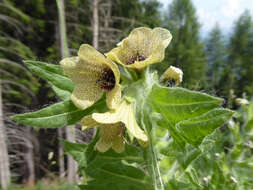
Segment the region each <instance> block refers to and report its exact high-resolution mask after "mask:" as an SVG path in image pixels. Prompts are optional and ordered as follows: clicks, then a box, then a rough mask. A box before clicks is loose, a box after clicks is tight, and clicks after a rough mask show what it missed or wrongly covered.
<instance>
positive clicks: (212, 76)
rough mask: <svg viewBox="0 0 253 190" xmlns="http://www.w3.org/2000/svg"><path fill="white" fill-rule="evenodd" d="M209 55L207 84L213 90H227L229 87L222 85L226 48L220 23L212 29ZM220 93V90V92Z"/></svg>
mask: <svg viewBox="0 0 253 190" xmlns="http://www.w3.org/2000/svg"><path fill="white" fill-rule="evenodd" d="M205 52H206V57H207V84H206V85H208V86H209V88H210V89H211V90H213V91H215V92H216V91H218V90H219V91H222V92H223V91H227V89H226V88H227V87H226V86H223V85H221V84H222V82H223V81H222V80H223V75H225V71H224V69H225V63H226V62H225V61H226V53H227V52H226V48H225V41H224V36H223V35H222V32H221V29H220V28H219V25H218V24H217V25H215V27H214V28H213V29H212V30H211V32H210V33H209V35H208V39H207V43H206V47H205ZM218 94H220V92H218Z"/></svg>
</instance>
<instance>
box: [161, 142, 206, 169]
mask: <svg viewBox="0 0 253 190" xmlns="http://www.w3.org/2000/svg"><path fill="white" fill-rule="evenodd" d="M161 153H162V154H163V155H165V156H168V157H174V158H175V159H177V161H178V163H179V164H180V166H181V167H182V168H183V169H184V170H185V169H186V168H187V167H188V166H189V165H190V164H191V163H192V162H193V161H194V160H195V159H196V158H197V157H198V156H199V155H200V154H201V150H200V149H199V148H195V147H193V146H192V145H190V144H186V145H185V147H184V148H183V149H182V148H181V147H180V146H179V145H178V144H177V143H175V141H173V140H171V141H170V142H169V144H168V145H167V147H164V148H162V149H161Z"/></svg>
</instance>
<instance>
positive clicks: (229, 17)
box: [159, 0, 253, 34]
mask: <svg viewBox="0 0 253 190" xmlns="http://www.w3.org/2000/svg"><path fill="white" fill-rule="evenodd" d="M159 1H160V2H161V3H162V4H163V8H164V9H165V8H166V9H167V7H168V4H170V3H171V2H172V0H159ZM192 2H193V3H194V6H195V8H196V9H197V14H198V16H199V22H200V23H201V24H202V29H201V30H202V31H203V32H204V33H205V34H206V33H207V32H209V31H210V29H212V27H213V26H214V25H215V23H216V22H218V23H219V26H220V27H221V28H222V30H223V32H224V33H229V32H230V31H231V28H232V27H233V23H234V21H235V20H236V19H237V18H238V17H239V16H240V14H241V13H243V12H244V10H245V9H248V10H249V11H250V13H251V15H253V0H192Z"/></svg>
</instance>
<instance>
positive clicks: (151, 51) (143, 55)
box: [105, 27, 172, 69]
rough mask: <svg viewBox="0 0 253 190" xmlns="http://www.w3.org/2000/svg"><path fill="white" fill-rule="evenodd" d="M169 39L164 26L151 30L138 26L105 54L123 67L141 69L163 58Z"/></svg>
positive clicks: (169, 36)
mask: <svg viewBox="0 0 253 190" xmlns="http://www.w3.org/2000/svg"><path fill="white" fill-rule="evenodd" d="M171 39H172V36H171V34H170V32H169V31H168V30H166V29H164V28H154V29H153V30H152V29H150V28H146V27H140V28H136V29H134V30H133V31H132V32H131V33H130V35H129V36H128V37H127V38H125V39H124V40H122V41H121V42H120V43H119V44H118V47H116V48H114V49H112V50H111V51H110V52H108V53H106V54H105V55H106V56H107V57H109V58H110V59H112V60H113V61H115V62H117V63H119V64H121V65H123V66H125V67H129V68H134V69H142V68H144V67H146V66H147V65H150V64H153V63H158V62H161V61H162V60H163V59H164V53H165V49H166V47H167V46H168V45H169V43H170V41H171Z"/></svg>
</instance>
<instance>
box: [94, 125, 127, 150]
mask: <svg viewBox="0 0 253 190" xmlns="http://www.w3.org/2000/svg"><path fill="white" fill-rule="evenodd" d="M121 130H122V125H121V124H112V125H104V126H103V127H102V128H101V131H100V139H99V141H98V142H97V144H96V148H97V149H98V151H100V152H105V151H107V150H108V149H109V148H110V147H111V146H112V144H113V141H114V140H117V138H118V137H119V135H120V133H121Z"/></svg>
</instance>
